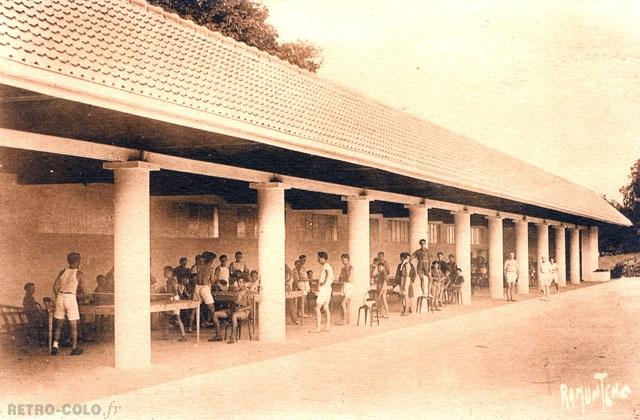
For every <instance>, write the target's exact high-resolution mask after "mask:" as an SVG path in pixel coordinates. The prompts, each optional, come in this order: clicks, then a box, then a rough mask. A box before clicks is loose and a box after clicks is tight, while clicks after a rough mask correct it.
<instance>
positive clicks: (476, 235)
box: [471, 226, 481, 245]
mask: <svg viewBox="0 0 640 420" xmlns="http://www.w3.org/2000/svg"><path fill="white" fill-rule="evenodd" d="M480 233H481V231H480V228H479V227H473V226H472V227H471V245H480Z"/></svg>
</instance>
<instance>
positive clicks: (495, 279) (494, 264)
mask: <svg viewBox="0 0 640 420" xmlns="http://www.w3.org/2000/svg"><path fill="white" fill-rule="evenodd" d="M487 219H488V221H489V293H490V294H491V298H492V299H504V287H503V283H502V280H503V274H502V268H503V261H502V260H503V259H504V252H503V250H502V248H503V241H502V217H499V216H487Z"/></svg>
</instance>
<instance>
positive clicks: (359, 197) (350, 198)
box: [341, 195, 373, 201]
mask: <svg viewBox="0 0 640 420" xmlns="http://www.w3.org/2000/svg"><path fill="white" fill-rule="evenodd" d="M341 199H342V201H371V200H373V199H372V198H371V197H369V196H367V195H343V196H342V197H341Z"/></svg>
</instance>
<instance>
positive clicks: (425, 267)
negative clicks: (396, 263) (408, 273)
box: [400, 239, 433, 296]
mask: <svg viewBox="0 0 640 420" xmlns="http://www.w3.org/2000/svg"><path fill="white" fill-rule="evenodd" d="M419 243H420V248H418V249H417V250H416V251H414V253H413V254H412V255H411V258H415V259H416V268H415V269H416V272H417V273H418V277H420V290H421V291H422V296H425V295H426V294H427V293H429V296H433V293H432V290H431V284H430V281H429V267H430V266H431V253H430V252H429V248H427V241H426V239H420V242H419ZM400 258H402V257H400ZM425 281H426V283H427V284H426V285H425Z"/></svg>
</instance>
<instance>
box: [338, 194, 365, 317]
mask: <svg viewBox="0 0 640 420" xmlns="http://www.w3.org/2000/svg"><path fill="white" fill-rule="evenodd" d="M342 200H343V201H346V202H347V225H348V226H347V229H348V239H347V241H348V247H349V251H348V253H349V262H350V264H351V281H352V282H353V295H352V296H351V305H350V312H351V313H350V314H349V317H350V319H351V320H352V321H353V320H356V319H358V308H359V307H360V305H361V304H362V303H361V302H362V298H363V297H364V295H365V293H367V291H368V290H369V288H370V287H371V286H370V284H369V267H370V264H371V262H370V261H371V260H370V258H371V255H370V253H371V245H370V235H369V198H368V197H366V196H350V197H342ZM338 257H339V255H337V256H336V260H337V261H339V258H338ZM338 271H339V270H338Z"/></svg>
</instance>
